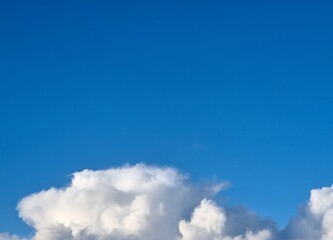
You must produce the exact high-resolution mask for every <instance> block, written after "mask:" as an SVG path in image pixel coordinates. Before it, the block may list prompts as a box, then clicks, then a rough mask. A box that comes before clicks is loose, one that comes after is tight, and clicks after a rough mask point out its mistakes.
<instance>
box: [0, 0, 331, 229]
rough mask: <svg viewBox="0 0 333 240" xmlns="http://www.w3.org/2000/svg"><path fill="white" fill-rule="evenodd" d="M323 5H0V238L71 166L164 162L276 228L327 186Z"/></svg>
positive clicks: (236, 1) (327, 52)
mask: <svg viewBox="0 0 333 240" xmlns="http://www.w3.org/2000/svg"><path fill="white" fill-rule="evenodd" d="M332 5H333V3H331V2H329V1H245V0H230V1H229V0H227V1H224V0H223V1H82V0H81V1H16V0H12V1H3V2H2V3H1V7H0V36H1V38H0V46H1V47H0V49H1V54H0V65H1V67H0V110H1V116H0V176H1V180H0V187H1V190H2V193H1V197H0V199H1V204H0V232H2V231H10V232H16V233H20V234H26V233H28V232H29V231H30V230H29V228H28V227H27V226H26V225H25V224H24V223H22V221H21V220H20V219H19V218H18V217H17V212H16V210H15V208H16V204H17V202H18V201H19V200H20V199H21V198H22V197H24V196H26V195H27V194H30V193H32V192H36V191H40V190H41V189H47V188H49V187H51V186H62V185H63V184H65V183H67V182H69V177H68V176H69V174H70V173H72V172H75V171H79V170H83V169H85V168H91V169H104V168H108V167H113V166H119V165H122V164H124V163H133V164H134V163H138V162H145V163H148V164H157V165H168V166H174V167H177V168H178V169H180V170H181V171H183V172H186V173H188V174H189V175H191V178H192V180H193V181H202V180H207V179H219V180H228V181H230V182H231V183H232V187H231V188H230V189H229V190H227V191H226V192H223V193H221V194H220V197H221V201H224V202H225V203H226V204H229V205H238V204H241V205H244V206H246V207H248V208H250V209H253V210H255V211H256V212H258V213H259V214H260V215H263V216H270V217H272V218H273V219H275V220H276V221H277V222H278V223H279V224H280V225H281V226H283V225H285V224H286V223H287V221H288V219H289V217H290V216H292V215H294V214H295V212H296V209H297V207H298V206H299V204H300V203H302V202H304V201H306V199H307V198H308V196H309V191H310V189H312V188H316V187H321V186H330V185H331V184H332V183H333V178H332V174H331V173H332V170H333V164H332V157H333V148H332V146H333V128H332V122H333V114H332V110H331V109H333V95H332V92H333V82H332V77H333V68H332V53H333V45H332V42H333V32H332V23H333V15H332V7H333V6H332Z"/></svg>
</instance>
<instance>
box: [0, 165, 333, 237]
mask: <svg viewBox="0 0 333 240" xmlns="http://www.w3.org/2000/svg"><path fill="white" fill-rule="evenodd" d="M224 186H225V185H224V184H223V183H219V184H215V185H200V186H198V185H193V184H191V183H189V181H188V179H187V177H186V176H184V175H183V174H181V173H180V172H178V171H177V170H176V169H174V168H168V167H165V168H162V167H157V166H147V165H143V164H138V165H135V166H124V167H120V168H112V169H108V170H101V171H92V170H84V171H81V172H76V173H74V174H73V176H72V180H71V183H70V184H69V185H68V186H65V187H63V188H59V189H57V188H51V189H48V190H45V191H41V192H39V193H35V194H32V195H29V196H27V197H25V198H24V199H22V200H21V201H20V203H19V204H18V211H19V215H20V217H21V218H22V219H23V220H24V221H25V222H26V223H27V224H29V225H30V226H32V227H33V228H34V230H35V231H34V234H33V236H32V237H31V238H29V239H31V240H156V239H159V240H332V239H333V187H328V188H322V189H316V190H312V192H311V197H310V200H309V202H308V203H307V204H306V205H305V206H304V207H303V208H302V210H301V211H300V213H299V214H298V215H297V216H296V217H295V218H293V219H292V220H291V221H290V223H289V224H288V226H287V227H286V228H285V229H283V230H278V229H276V227H275V224H274V222H273V221H271V220H269V219H263V218H260V217H258V216H257V215H256V214H255V213H253V212H251V211H248V210H246V209H244V208H242V207H235V208H225V207H222V206H219V205H218V204H217V202H216V201H214V196H215V195H216V194H217V193H218V192H219V191H220V190H221V189H222V188H223V187H224ZM0 240H19V238H18V237H17V236H12V235H9V234H7V233H2V234H1V233H0ZM21 240H23V239H21Z"/></svg>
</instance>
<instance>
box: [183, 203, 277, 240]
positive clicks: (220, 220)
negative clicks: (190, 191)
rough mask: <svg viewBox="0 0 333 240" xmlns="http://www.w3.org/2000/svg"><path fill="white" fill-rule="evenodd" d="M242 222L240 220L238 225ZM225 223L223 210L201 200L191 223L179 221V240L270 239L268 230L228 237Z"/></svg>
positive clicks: (247, 231) (225, 215)
mask: <svg viewBox="0 0 333 240" xmlns="http://www.w3.org/2000/svg"><path fill="white" fill-rule="evenodd" d="M244 220H245V219H242V220H241V221H240V222H239V223H241V222H244ZM227 222H228V218H227V214H226V212H225V210H224V209H222V208H220V207H218V206H217V205H216V203H215V202H213V201H211V200H207V199H203V200H202V201H201V204H200V206H198V207H197V208H196V209H195V210H194V212H193V215H192V217H191V221H189V222H186V221H184V220H182V221H180V223H179V231H180V232H181V234H182V236H183V237H182V238H181V240H207V239H211V240H269V239H271V238H272V234H271V232H270V230H268V229H263V230H260V231H258V232H257V233H254V232H252V231H250V230H246V232H245V233H244V234H241V235H237V236H229V235H228V233H227V232H226V231H225V226H226V223H227ZM236 226H237V225H236Z"/></svg>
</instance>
